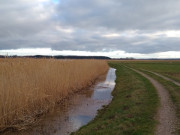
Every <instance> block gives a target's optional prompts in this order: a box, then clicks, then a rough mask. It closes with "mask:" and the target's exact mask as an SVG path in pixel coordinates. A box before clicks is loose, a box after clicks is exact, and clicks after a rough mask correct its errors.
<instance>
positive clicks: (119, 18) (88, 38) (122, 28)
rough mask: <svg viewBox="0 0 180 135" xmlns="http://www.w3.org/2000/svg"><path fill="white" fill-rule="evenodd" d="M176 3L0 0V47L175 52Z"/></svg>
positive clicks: (178, 38)
mask: <svg viewBox="0 0 180 135" xmlns="http://www.w3.org/2000/svg"><path fill="white" fill-rule="evenodd" d="M179 7H180V1H177V0H149V1H147V0H146V1H145V0H90V1H85V0H60V2H59V3H53V2H52V1H51V0H13V1H10V0H6V1H0V12H1V17H0V50H3V49H18V48H51V49H53V50H80V51H93V52H98V51H116V50H123V51H126V52H129V53H155V52H164V51H180V47H179V44H180V34H177V32H178V31H180V19H179V18H180V10H179ZM170 31H171V33H170V34H171V35H168V34H167V33H168V32H170ZM173 32H174V33H173ZM157 33H160V34H157Z"/></svg>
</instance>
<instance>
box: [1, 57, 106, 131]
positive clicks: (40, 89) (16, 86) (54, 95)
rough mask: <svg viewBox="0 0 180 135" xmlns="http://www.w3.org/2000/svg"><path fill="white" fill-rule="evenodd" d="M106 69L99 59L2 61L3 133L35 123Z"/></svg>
mask: <svg viewBox="0 0 180 135" xmlns="http://www.w3.org/2000/svg"><path fill="white" fill-rule="evenodd" d="M107 70H108V65H107V63H106V61H100V60H55V59H27V58H25V59H19V58H17V59H9V58H8V59H0V121H1V122H0V130H3V129H7V128H10V127H11V128H12V127H13V128H18V127H21V126H22V125H28V124H29V123H33V122H34V121H35V118H37V117H38V116H39V115H41V114H43V113H45V112H48V111H49V109H50V108H53V107H54V106H55V104H56V103H57V102H59V101H61V100H62V99H64V98H65V97H67V96H68V95H69V94H72V93H74V92H76V91H78V90H80V89H83V88H85V87H87V86H89V85H91V84H92V82H93V81H94V80H95V79H96V78H97V77H98V76H99V75H101V74H104V73H105V72H106V71H107Z"/></svg>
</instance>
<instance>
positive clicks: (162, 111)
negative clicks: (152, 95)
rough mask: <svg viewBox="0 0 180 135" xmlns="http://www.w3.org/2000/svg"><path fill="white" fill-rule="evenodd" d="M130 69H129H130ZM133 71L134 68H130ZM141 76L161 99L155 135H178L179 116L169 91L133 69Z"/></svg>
mask: <svg viewBox="0 0 180 135" xmlns="http://www.w3.org/2000/svg"><path fill="white" fill-rule="evenodd" d="M128 68H129V67H128ZM130 69H132V68H130ZM132 70H134V71H135V72H137V73H139V74H140V75H142V76H144V77H145V78H147V79H148V80H149V81H150V82H151V83H152V84H153V85H154V87H155V88H156V90H157V93H158V95H159V98H160V107H159V108H158V110H157V114H156V116H155V119H156V120H157V121H158V124H157V126H156V129H155V133H154V134H155V135H176V130H177V116H176V111H175V106H174V104H173V102H172V100H171V99H170V96H169V93H168V91H167V90H166V89H165V88H164V86H163V85H162V84H160V83H159V82H158V81H156V80H154V79H153V78H151V77H150V76H148V75H146V74H145V73H143V72H140V71H138V70H136V69H132Z"/></svg>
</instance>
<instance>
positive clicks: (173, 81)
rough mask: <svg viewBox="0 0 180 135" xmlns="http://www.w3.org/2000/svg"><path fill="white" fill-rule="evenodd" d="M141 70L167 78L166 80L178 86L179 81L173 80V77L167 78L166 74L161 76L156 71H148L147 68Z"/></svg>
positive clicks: (179, 84)
mask: <svg viewBox="0 0 180 135" xmlns="http://www.w3.org/2000/svg"><path fill="white" fill-rule="evenodd" d="M141 70H143V71H147V72H149V73H152V74H155V75H157V76H159V77H161V78H163V79H165V80H167V81H170V82H172V83H174V84H176V85H177V86H180V83H179V82H177V81H175V80H173V79H171V78H168V77H166V76H163V75H161V74H158V73H156V72H152V71H149V70H145V69H141Z"/></svg>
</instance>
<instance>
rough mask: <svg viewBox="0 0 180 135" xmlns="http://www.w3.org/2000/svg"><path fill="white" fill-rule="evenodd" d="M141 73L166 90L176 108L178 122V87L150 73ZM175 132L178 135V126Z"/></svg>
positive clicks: (179, 128) (179, 107)
mask: <svg viewBox="0 0 180 135" xmlns="http://www.w3.org/2000/svg"><path fill="white" fill-rule="evenodd" d="M141 71H142V72H144V73H146V74H147V75H149V76H151V77H152V78H154V79H155V80H157V81H158V82H160V83H161V84H162V85H163V86H164V87H165V88H166V89H167V90H168V92H169V94H170V97H171V99H172V101H173V103H174V105H175V106H176V113H177V117H178V119H179V120H178V121H180V87H179V86H177V85H175V84H174V83H172V82H171V81H167V80H165V79H163V78H161V77H159V76H157V75H154V74H152V73H150V72H147V71H144V70H141ZM179 124H180V123H179ZM177 132H178V134H180V125H178V129H177Z"/></svg>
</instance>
